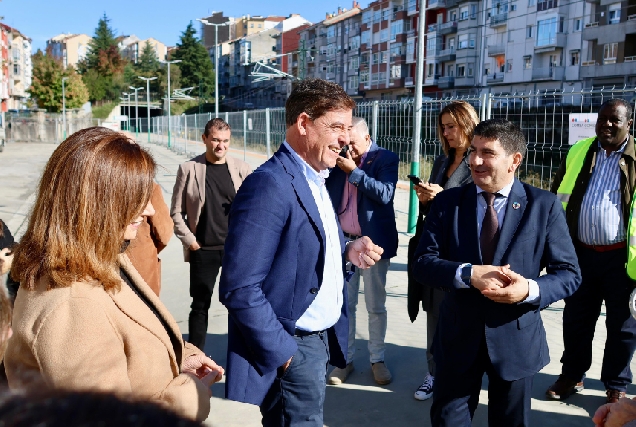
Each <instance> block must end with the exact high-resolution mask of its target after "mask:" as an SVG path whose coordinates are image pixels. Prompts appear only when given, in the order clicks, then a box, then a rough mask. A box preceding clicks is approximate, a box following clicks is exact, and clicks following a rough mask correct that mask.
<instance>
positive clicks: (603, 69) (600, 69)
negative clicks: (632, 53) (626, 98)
mask: <svg viewBox="0 0 636 427" xmlns="http://www.w3.org/2000/svg"><path fill="white" fill-rule="evenodd" d="M628 58H629V59H632V58H633V57H628ZM626 59H627V58H626ZM594 64H595V63H594V61H587V62H585V63H583V64H581V65H582V66H581V78H582V79H585V78H600V77H618V76H627V75H633V74H634V68H636V65H635V64H634V62H633V61H625V62H619V63H616V64H598V65H594Z"/></svg>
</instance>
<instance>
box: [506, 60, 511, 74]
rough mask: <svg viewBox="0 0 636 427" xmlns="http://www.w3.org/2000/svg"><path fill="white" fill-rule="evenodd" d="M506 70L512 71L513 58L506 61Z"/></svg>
mask: <svg viewBox="0 0 636 427" xmlns="http://www.w3.org/2000/svg"><path fill="white" fill-rule="evenodd" d="M506 71H507V72H508V73H511V72H512V59H509V60H507V61H506Z"/></svg>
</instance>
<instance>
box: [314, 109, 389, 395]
mask: <svg viewBox="0 0 636 427" xmlns="http://www.w3.org/2000/svg"><path fill="white" fill-rule="evenodd" d="M352 124H353V129H352V130H351V133H350V142H349V145H348V147H347V148H349V150H347V151H346V157H344V156H342V155H341V157H340V158H339V159H338V160H337V161H336V165H337V166H338V167H336V168H334V169H333V170H332V171H331V173H330V174H329V178H328V179H327V190H328V191H329V195H330V196H331V202H332V203H333V207H334V209H335V210H336V213H337V215H338V219H339V220H340V226H341V227H342V231H343V232H344V235H345V237H346V238H347V239H350V240H355V239H357V238H358V237H360V236H369V237H370V238H371V240H373V242H374V243H376V244H378V245H380V246H381V247H382V248H383V249H384V253H383V254H382V259H381V260H380V261H378V262H376V263H375V265H374V266H373V267H370V268H368V269H366V270H358V269H355V271H354V272H353V275H352V276H351V277H350V278H349V280H348V281H347V297H348V302H349V310H348V314H349V348H348V349H347V366H346V368H344V369H341V368H335V369H334V370H333V371H332V372H331V374H329V378H328V381H329V383H330V384H341V383H343V382H344V381H345V380H346V379H347V376H348V375H349V374H350V373H351V372H352V371H353V356H354V354H355V337H356V305H357V304H358V291H359V289H360V278H362V279H363V280H364V300H365V304H366V307H367V312H368V315H369V342H368V348H369V359H370V361H371V371H372V373H373V378H374V380H375V382H376V383H378V384H380V385H385V384H388V383H390V382H391V372H390V371H389V369H388V367H387V366H386V364H385V361H384V352H385V347H386V346H385V344H384V338H385V336H386V328H387V312H386V275H387V272H388V271H389V263H390V261H389V260H390V259H391V258H393V257H394V256H395V255H396V254H397V247H398V234H397V228H396V226H395V210H394V209H393V197H394V196H395V185H396V183H397V180H398V165H399V163H400V159H399V158H398V156H397V155H396V154H395V153H393V152H392V151H389V150H386V149H384V148H380V147H378V145H377V144H376V143H375V142H373V141H372V140H371V136H370V135H369V127H368V125H367V122H366V121H365V120H364V119H363V118H361V117H354V118H353V121H352Z"/></svg>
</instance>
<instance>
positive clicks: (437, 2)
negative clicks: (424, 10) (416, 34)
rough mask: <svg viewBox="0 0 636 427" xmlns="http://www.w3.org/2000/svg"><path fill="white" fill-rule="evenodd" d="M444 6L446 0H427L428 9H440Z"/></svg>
mask: <svg viewBox="0 0 636 427" xmlns="http://www.w3.org/2000/svg"><path fill="white" fill-rule="evenodd" d="M443 7H446V0H428V9H429V10H433V9H441V8H443Z"/></svg>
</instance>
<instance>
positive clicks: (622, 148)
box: [596, 135, 629, 154]
mask: <svg viewBox="0 0 636 427" xmlns="http://www.w3.org/2000/svg"><path fill="white" fill-rule="evenodd" d="M596 141H597V144H598V149H599V150H602V149H603V147H602V146H601V141H599V140H598V138H596ZM627 141H629V135H627V138H625V141H623V143H622V144H621V147H620V148H619V149H618V150H615V151H613V153H622V152H624V151H625V147H627ZM610 154H611V153H610Z"/></svg>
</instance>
